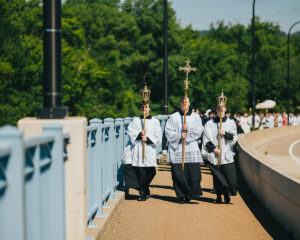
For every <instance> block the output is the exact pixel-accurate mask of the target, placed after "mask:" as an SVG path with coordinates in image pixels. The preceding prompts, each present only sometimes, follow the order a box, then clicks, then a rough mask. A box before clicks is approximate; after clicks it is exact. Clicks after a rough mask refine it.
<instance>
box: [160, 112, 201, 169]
mask: <svg viewBox="0 0 300 240" xmlns="http://www.w3.org/2000/svg"><path fill="white" fill-rule="evenodd" d="M183 118H184V117H183V115H180V113H179V112H175V113H173V114H172V115H171V116H170V118H169V119H168V121H167V123H166V127H165V134H166V137H167V140H168V162H169V163H181V162H182V140H181V134H182V125H183ZM186 125H187V126H188V131H187V134H186V144H185V151H184V162H185V163H196V162H202V156H201V153H200V150H199V146H198V141H197V140H198V139H199V138H200V137H201V134H202V132H203V129H204V128H203V126H202V121H201V118H200V116H199V114H196V113H191V114H190V115H187V116H186Z"/></svg>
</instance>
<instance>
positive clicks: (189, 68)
mask: <svg viewBox="0 0 300 240" xmlns="http://www.w3.org/2000/svg"><path fill="white" fill-rule="evenodd" d="M179 71H185V73H186V78H185V80H184V89H185V94H184V120H183V123H184V124H186V101H187V90H188V88H189V73H190V71H194V72H195V71H196V68H195V67H193V68H192V67H191V66H190V60H186V65H185V67H179ZM184 151H185V138H184V139H182V167H181V168H182V170H184Z"/></svg>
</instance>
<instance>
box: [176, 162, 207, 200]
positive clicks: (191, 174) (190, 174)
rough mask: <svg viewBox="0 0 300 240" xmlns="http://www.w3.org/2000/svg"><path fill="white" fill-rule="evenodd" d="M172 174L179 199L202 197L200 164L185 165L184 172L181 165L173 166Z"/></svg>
mask: <svg viewBox="0 0 300 240" xmlns="http://www.w3.org/2000/svg"><path fill="white" fill-rule="evenodd" d="M171 173H172V180H173V186H174V190H175V193H176V196H177V198H184V197H187V196H188V197H191V198H197V197H199V196H200V195H202V190H201V186H200V182H201V170H200V163H185V164H184V170H182V169H181V163H175V164H171Z"/></svg>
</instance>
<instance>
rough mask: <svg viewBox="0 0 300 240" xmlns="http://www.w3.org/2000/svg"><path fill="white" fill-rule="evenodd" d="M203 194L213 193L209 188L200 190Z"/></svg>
mask: <svg viewBox="0 0 300 240" xmlns="http://www.w3.org/2000/svg"><path fill="white" fill-rule="evenodd" d="M201 189H202V191H203V192H209V193H214V192H213V190H212V189H211V188H201Z"/></svg>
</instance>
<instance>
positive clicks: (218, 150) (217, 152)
mask: <svg viewBox="0 0 300 240" xmlns="http://www.w3.org/2000/svg"><path fill="white" fill-rule="evenodd" d="M214 153H215V154H217V155H218V156H221V154H222V151H221V150H220V149H219V148H215V149H214Z"/></svg>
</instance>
